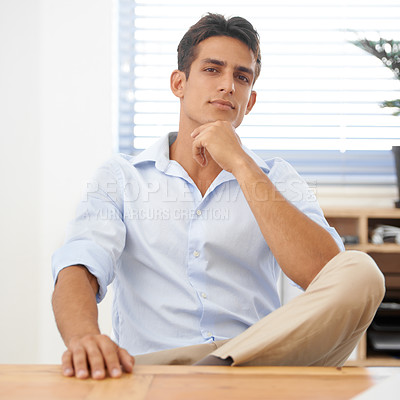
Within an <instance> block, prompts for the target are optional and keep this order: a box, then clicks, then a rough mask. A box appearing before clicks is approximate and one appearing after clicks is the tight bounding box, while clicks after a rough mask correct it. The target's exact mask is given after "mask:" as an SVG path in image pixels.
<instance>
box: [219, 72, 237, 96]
mask: <svg viewBox="0 0 400 400" xmlns="http://www.w3.org/2000/svg"><path fill="white" fill-rule="evenodd" d="M219 91H220V92H224V93H229V94H233V93H234V92H235V80H234V78H233V76H232V75H231V74H224V75H223V76H222V77H221V81H220V88H219Z"/></svg>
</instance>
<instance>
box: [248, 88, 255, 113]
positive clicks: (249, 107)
mask: <svg viewBox="0 0 400 400" xmlns="http://www.w3.org/2000/svg"><path fill="white" fill-rule="evenodd" d="M256 99H257V92H256V91H254V90H252V91H251V93H250V99H249V102H248V103H247V107H246V115H247V114H248V113H249V112H250V111H251V109H252V108H253V106H254V104H256Z"/></svg>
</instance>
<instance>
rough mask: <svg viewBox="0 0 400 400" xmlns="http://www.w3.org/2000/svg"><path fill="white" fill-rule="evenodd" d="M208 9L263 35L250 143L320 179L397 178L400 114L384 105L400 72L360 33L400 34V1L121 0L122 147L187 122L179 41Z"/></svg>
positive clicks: (399, 88) (246, 136)
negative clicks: (180, 91) (361, 43)
mask: <svg viewBox="0 0 400 400" xmlns="http://www.w3.org/2000/svg"><path fill="white" fill-rule="evenodd" d="M207 12H217V13H221V14H224V15H225V16H235V15H239V16H243V17H245V18H247V19H248V20H249V21H250V22H251V23H252V24H253V25H254V27H255V28H256V29H257V30H258V32H259V34H260V37H261V50H262V64H263V65H262V69H261V75H260V78H259V79H258V80H257V82H256V84H255V90H256V91H257V93H258V97H257V103H256V105H255V107H254V108H253V110H252V112H251V113H250V114H249V115H248V116H246V117H245V119H244V121H243V123H242V125H241V126H240V127H239V128H238V129H237V132H238V134H239V135H240V136H241V138H242V141H243V143H244V144H245V145H246V146H247V147H249V148H251V149H253V150H256V151H258V152H260V153H261V154H262V155H263V156H264V157H269V156H274V155H278V156H283V157H284V158H285V159H287V160H288V161H289V162H291V163H292V164H293V165H294V166H295V167H296V168H297V170H298V171H299V172H300V173H301V174H303V175H306V177H308V178H310V179H317V180H318V182H320V183H330V184H334V183H351V184H354V183H361V184H368V183H372V184H393V183H394V182H395V176H394V166H393V165H394V162H393V157H392V154H391V152H390V149H391V147H392V146H394V145H400V117H395V116H393V115H392V112H393V109H390V108H382V107H380V104H381V103H382V102H383V101H385V100H394V99H397V98H399V97H400V81H399V80H396V79H395V77H394V74H393V73H392V71H390V70H389V69H388V68H386V67H384V66H383V64H382V62H381V61H380V60H378V59H377V58H376V57H374V56H372V55H370V54H367V53H366V52H364V51H363V50H361V49H360V48H358V47H356V46H355V45H354V44H352V43H351V41H352V40H356V39H357V38H363V37H367V38H370V39H375V38H378V37H379V36H380V37H383V38H386V39H395V40H400V23H399V21H400V3H399V1H398V0H363V1H359V0H318V1H317V0H305V1H303V2H300V1H295V0H258V1H256V0H248V1H247V2H246V3H245V4H243V1H237V0H229V1H227V0H222V1H221V0H215V1H208V0H205V1H203V2H201V4H200V3H198V2H190V1H186V0H171V1H161V0H158V1H157V0H143V1H139V0H137V1H133V0H120V1H119V67H120V71H119V149H120V151H122V152H125V153H134V152H137V151H140V150H141V149H144V148H147V147H148V146H149V145H151V143H153V142H154V141H155V140H156V139H157V138H158V137H159V136H161V135H163V134H165V133H167V132H169V131H177V129H178V120H179V101H178V99H177V98H175V97H174V96H173V94H172V93H171V91H170V89H169V77H170V73H171V72H172V70H173V69H175V68H176V64H177V61H176V48H177V45H178V43H179V41H180V39H181V37H182V36H183V34H184V33H185V32H186V31H187V29H188V28H189V27H190V26H191V25H193V24H194V23H195V22H196V21H197V20H198V19H199V18H200V17H201V16H202V15H204V14H205V13H207Z"/></svg>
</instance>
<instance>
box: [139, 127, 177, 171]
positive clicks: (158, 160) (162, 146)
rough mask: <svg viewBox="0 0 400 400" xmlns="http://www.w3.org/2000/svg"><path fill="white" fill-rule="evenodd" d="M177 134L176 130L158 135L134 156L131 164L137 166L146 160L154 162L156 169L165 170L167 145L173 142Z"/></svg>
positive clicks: (167, 158) (167, 162)
mask: <svg viewBox="0 0 400 400" xmlns="http://www.w3.org/2000/svg"><path fill="white" fill-rule="evenodd" d="M177 136H178V132H170V133H168V135H164V136H162V137H160V138H159V139H158V140H157V141H156V142H155V143H153V144H152V145H151V146H150V147H149V148H147V149H146V150H143V151H142V152H141V153H139V154H138V155H137V156H134V157H133V159H132V164H133V165H135V166H137V165H139V164H142V163H146V162H155V166H156V168H157V169H159V170H160V171H165V170H166V169H167V167H168V165H169V163H170V159H169V146H171V144H172V143H174V142H175V140H176V138H177Z"/></svg>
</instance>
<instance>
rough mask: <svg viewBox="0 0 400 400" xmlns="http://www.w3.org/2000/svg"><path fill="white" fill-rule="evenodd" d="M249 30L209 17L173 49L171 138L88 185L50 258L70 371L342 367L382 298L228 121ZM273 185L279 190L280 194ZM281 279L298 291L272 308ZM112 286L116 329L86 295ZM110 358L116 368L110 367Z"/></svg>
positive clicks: (251, 37)
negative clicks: (137, 366)
mask: <svg viewBox="0 0 400 400" xmlns="http://www.w3.org/2000/svg"><path fill="white" fill-rule="evenodd" d="M260 66H261V57H260V49H259V40H258V35H257V32H256V31H255V30H254V28H253V27H252V25H251V24H250V23H249V22H248V21H246V20H244V19H242V18H239V17H235V18H231V19H229V20H226V19H225V18H224V17H222V16H220V15H215V14H208V15H206V16H205V17H203V18H202V19H201V20H200V21H199V22H198V23H197V24H195V25H194V26H193V27H191V28H190V29H189V31H188V32H187V33H186V34H185V36H184V37H183V39H182V41H181V43H180V44H179V47H178V70H175V71H173V72H172V75H171V90H172V92H173V93H174V95H175V96H176V97H178V98H179V100H180V120H179V131H178V133H177V134H174V133H172V134H169V135H168V136H166V137H163V138H161V139H160V140H159V141H157V142H156V144H154V145H153V146H152V147H150V148H149V149H147V150H145V151H143V152H142V153H141V154H139V155H138V156H136V157H129V156H124V155H118V156H115V157H113V158H112V159H111V160H110V161H109V162H107V163H105V164H104V165H103V166H102V167H101V168H100V169H99V171H98V173H97V174H96V176H95V178H94V180H93V182H91V183H90V184H89V185H88V191H87V198H86V200H85V201H83V202H82V203H81V205H80V207H79V209H78V215H77V217H76V219H75V221H74V222H73V223H72V224H71V227H70V231H69V233H68V238H67V241H66V243H65V245H64V246H63V247H62V248H61V249H59V250H58V251H57V252H56V253H55V255H54V257H53V273H54V278H55V282H56V284H55V290H54V295H53V308H54V313H55V317H56V321H57V325H58V327H59V330H60V332H61V335H62V337H63V339H64V342H65V344H66V346H67V351H66V352H65V353H64V355H63V360H62V363H63V371H64V374H65V375H66V376H77V377H78V378H86V377H88V376H89V375H90V374H91V376H92V377H93V378H95V379H101V378H104V377H105V376H106V375H107V374H109V375H110V376H112V377H118V376H120V375H121V373H122V369H123V370H125V371H127V372H131V371H132V368H133V364H134V358H133V356H131V354H133V355H135V359H136V362H137V363H156V364H157V363H164V364H174V363H178V364H195V363H197V364H199V365H202V364H203V365H204V364H218V365H342V364H343V362H344V361H345V360H346V359H347V357H348V355H349V354H350V353H351V351H352V350H353V348H354V347H355V346H356V344H357V342H358V340H359V339H360V337H361V335H362V334H363V332H365V330H366V328H367V327H368V325H369V324H370V322H371V320H372V318H373V316H374V313H375V311H376V309H377V307H378V305H379V303H380V302H381V300H382V297H383V294H384V284H383V279H382V274H381V273H380V272H379V270H378V268H377V267H376V265H375V263H374V262H373V261H372V259H371V258H369V257H368V256H367V255H365V254H363V253H359V252H343V251H341V250H342V243H341V241H340V238H339V237H338V235H337V233H336V232H335V231H334V229H332V228H330V227H329V226H328V224H327V222H326V220H325V219H324V217H323V214H322V211H321V210H320V208H319V206H318V204H317V202H316V199H315V197H314V196H313V195H312V193H311V192H310V190H309V189H308V188H307V185H306V184H305V183H304V181H303V180H302V179H301V178H300V177H299V176H298V175H297V174H296V172H295V171H294V170H293V169H292V168H291V167H290V166H289V165H288V164H287V163H286V162H284V161H283V160H280V159H273V160H269V161H266V162H264V161H262V160H260V159H259V158H258V157H257V156H256V155H255V154H254V153H252V152H251V151H249V150H247V149H245V148H244V147H243V146H242V145H241V142H240V139H239V138H238V136H237V134H236V132H235V128H237V127H238V126H239V125H240V124H241V122H242V120H243V118H244V116H245V115H246V114H248V113H249V112H250V111H251V109H252V108H253V106H254V104H255V102H256V92H255V91H254V90H253V85H254V83H255V81H256V79H257V77H258V75H259V73H260ZM278 189H279V190H278ZM281 270H283V272H284V273H285V274H286V275H287V276H288V277H289V278H290V279H291V280H292V281H293V282H295V283H296V284H297V285H298V286H300V287H302V288H303V289H304V290H305V292H304V293H303V294H301V295H300V296H298V297H297V298H296V299H295V300H293V301H292V302H290V303H289V304H287V305H285V306H283V307H280V303H279V297H278V293H277V287H276V284H277V279H278V277H279V273H280V271H281ZM111 282H113V283H114V291H115V293H114V308H113V333H114V336H115V337H114V338H113V340H111V339H110V338H109V337H108V336H105V335H101V333H100V330H99V327H98V324H97V305H96V299H97V301H100V300H101V299H102V298H103V297H104V295H105V293H106V290H107V286H108V285H109V284H110V283H111ZM121 367H122V368H121Z"/></svg>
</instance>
